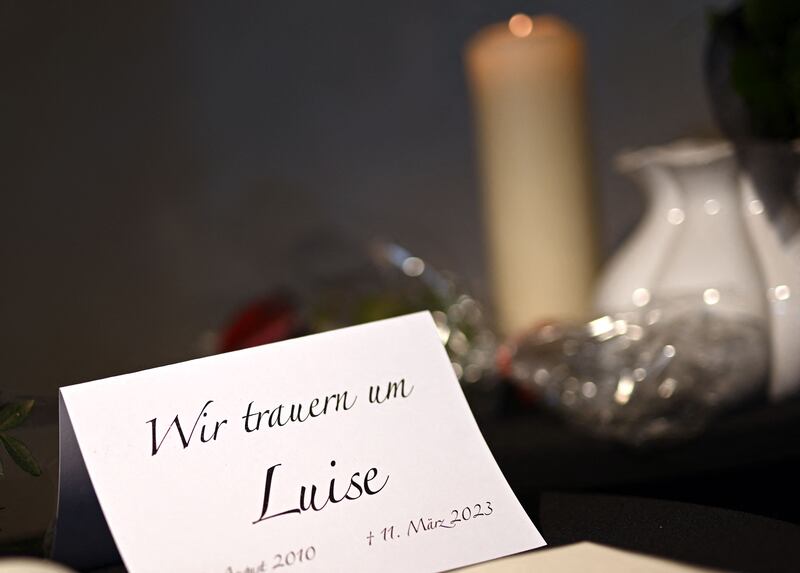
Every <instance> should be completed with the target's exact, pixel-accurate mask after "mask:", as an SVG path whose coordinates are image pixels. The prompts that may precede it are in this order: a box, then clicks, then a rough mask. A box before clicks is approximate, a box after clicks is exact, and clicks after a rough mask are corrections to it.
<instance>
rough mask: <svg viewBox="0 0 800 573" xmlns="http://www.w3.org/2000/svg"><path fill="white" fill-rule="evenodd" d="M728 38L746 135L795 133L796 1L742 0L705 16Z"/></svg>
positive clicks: (799, 45)
mask: <svg viewBox="0 0 800 573" xmlns="http://www.w3.org/2000/svg"><path fill="white" fill-rule="evenodd" d="M711 26H712V32H713V33H714V34H716V35H717V36H718V37H722V38H724V39H725V41H726V42H729V43H730V44H731V47H732V57H731V59H730V79H731V84H732V85H731V87H732V88H733V90H734V91H735V92H736V93H737V94H738V95H739V96H740V97H741V98H742V100H743V102H744V104H745V107H746V109H747V113H748V120H749V124H750V125H749V130H750V131H751V132H752V133H750V135H751V136H755V137H763V138H771V139H793V138H796V137H798V136H800V1H798V0H744V2H743V3H742V4H741V5H740V6H737V7H736V8H734V9H733V10H731V11H729V12H726V13H723V14H716V15H714V17H712V19H711Z"/></svg>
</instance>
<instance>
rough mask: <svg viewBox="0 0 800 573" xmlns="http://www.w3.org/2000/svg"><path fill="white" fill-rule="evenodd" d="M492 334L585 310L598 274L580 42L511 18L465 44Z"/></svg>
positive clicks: (561, 30)
mask: <svg viewBox="0 0 800 573" xmlns="http://www.w3.org/2000/svg"><path fill="white" fill-rule="evenodd" d="M466 63H467V72H468V75H469V79H470V83H471V88H472V92H473V99H474V106H475V112H476V121H477V128H478V140H479V152H480V159H481V163H482V165H481V167H482V175H483V198H484V210H485V225H486V227H487V239H488V255H489V259H490V260H489V262H490V271H491V276H492V288H493V294H494V303H495V309H496V311H497V314H498V322H499V324H498V326H499V327H500V330H501V331H502V332H504V333H505V334H511V333H514V332H517V331H520V330H523V329H525V328H528V327H531V326H532V325H533V324H535V323H536V322H538V321H540V320H543V319H548V318H576V317H581V316H583V315H584V313H585V312H586V311H587V310H588V307H589V300H590V295H591V292H590V290H591V287H592V280H593V277H594V271H595V268H596V239H595V232H594V224H593V217H592V205H591V195H590V182H589V162H588V145H587V129H586V113H585V101H584V54H583V42H582V39H581V37H580V35H579V34H578V33H577V32H576V31H575V30H574V29H572V28H571V27H570V26H569V25H567V24H566V23H565V22H563V21H561V20H559V19H558V18H555V17H553V16H537V17H535V18H530V17H528V16H526V15H524V14H517V15H516V16H514V17H512V18H511V19H510V20H509V21H508V22H507V23H502V24H496V25H493V26H489V27H487V28H485V29H484V30H482V31H480V32H479V33H478V34H477V35H476V36H475V38H473V39H472V41H471V42H470V43H469V45H468V46H467V51H466Z"/></svg>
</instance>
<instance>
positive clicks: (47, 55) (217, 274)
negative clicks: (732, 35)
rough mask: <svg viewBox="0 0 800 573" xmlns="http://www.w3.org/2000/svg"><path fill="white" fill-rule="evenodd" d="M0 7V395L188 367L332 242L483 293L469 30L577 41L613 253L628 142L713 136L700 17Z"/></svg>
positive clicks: (645, 10) (699, 9)
mask: <svg viewBox="0 0 800 573" xmlns="http://www.w3.org/2000/svg"><path fill="white" fill-rule="evenodd" d="M727 4H728V3H727V2H721V3H720V2H717V3H698V2H695V1H693V0H679V1H678V0H669V1H660V2H647V3H642V2H639V1H635V0H628V1H614V2H610V1H609V2H580V1H569V0H561V1H559V2H515V1H507V0H491V1H488V0H480V1H478V0H459V1H454V0H452V1H437V2H419V1H411V2H409V1H406V2H391V3H389V2H385V3H383V2H382V3H377V4H376V3H368V2H363V3H357V2H352V1H350V0H344V1H342V0H340V1H339V2H319V1H317V2H309V1H306V2H292V3H290V2H225V3H219V2H147V3H140V2H124V3H122V2H38V1H23V0H19V1H13V0H0V158H1V161H0V192H1V193H2V208H0V248H2V266H1V267H0V268H2V275H0V276H2V282H1V283H0V284H2V298H0V316H1V317H2V329H0V348H2V356H3V374H2V381H1V382H0V388H1V389H2V390H4V391H8V392H10V393H11V394H12V395H13V394H50V393H51V392H52V391H53V390H54V389H55V388H56V387H58V386H60V385H65V384H72V383H76V382H80V381H85V380H89V379H92V378H97V377H103V376H109V375H113V374H117V373H122V372H126V371H131V370H136V369H142V368H147V367H151V366H155V365H159V364H164V363H168V362H174V361H179V360H183V359H186V358H190V357H192V356H196V355H197V354H199V353H200V352H201V346H202V340H203V337H204V333H207V332H210V331H213V330H215V329H217V328H219V327H220V326H221V325H222V324H224V322H225V321H226V319H227V318H228V317H229V316H230V315H231V313H232V312H233V311H234V310H235V309H236V308H238V307H239V306H240V305H241V304H243V303H245V302H247V301H248V300H249V299H252V297H253V296H256V295H258V294H260V293H262V292H264V291H267V290H269V289H271V288H273V287H276V286H280V285H283V284H291V283H292V282H293V281H295V280H296V279H297V268H298V265H302V264H303V262H304V261H303V260H302V259H303V257H305V256H306V254H307V253H308V252H309V249H311V250H313V249H314V248H315V245H319V244H324V243H326V242H327V241H329V238H330V237H344V238H346V239H348V240H355V241H361V240H366V239H368V238H371V237H374V236H379V237H382V238H388V239H393V240H396V241H398V242H400V243H401V244H403V245H405V246H407V247H409V248H410V249H412V250H413V251H415V252H417V253H420V254H421V255H423V256H425V257H426V258H427V259H429V260H431V261H432V262H434V263H435V264H437V265H438V266H440V267H444V268H449V269H452V270H453V271H456V272H457V273H459V274H460V275H462V276H463V277H466V279H468V280H469V281H470V283H471V284H472V285H473V287H474V288H475V289H477V291H478V292H484V290H485V284H484V277H485V271H484V256H483V251H482V249H483V241H482V233H481V219H480V213H479V198H478V184H477V177H476V167H475V161H474V149H473V127H472V121H471V114H470V106H469V98H468V93H467V88H466V83H465V77H464V72H463V62H462V49H463V46H464V44H465V42H466V41H467V39H468V38H469V37H470V36H471V35H472V34H473V33H475V32H476V31H477V30H478V29H480V28H481V27H483V26H485V25H487V24H489V23H491V22H495V21H502V20H505V19H507V18H508V17H509V16H510V15H511V14H513V13H515V12H519V11H524V12H528V13H547V12H549V13H555V14H558V15H560V16H562V17H563V18H564V19H566V20H567V21H569V22H571V23H572V24H573V25H575V26H576V27H577V28H578V29H579V30H581V31H582V32H583V34H584V35H585V38H586V42H587V57H588V60H589V85H588V99H589V105H590V115H591V136H592V140H591V141H592V146H593V162H594V169H595V182H596V190H597V196H598V199H597V205H598V209H599V216H600V218H601V221H602V223H601V228H602V249H603V252H604V253H605V254H606V255H607V254H608V253H609V252H610V251H611V250H612V249H613V248H614V246H616V245H617V244H619V242H620V241H621V240H622V238H623V237H624V236H625V233H626V232H627V231H628V230H629V229H630V227H631V225H632V224H633V222H634V221H635V219H636V217H637V215H638V213H639V211H640V208H641V205H640V204H639V202H638V199H637V195H636V194H635V193H634V191H633V190H632V188H631V187H630V184H629V183H628V182H626V181H625V180H623V179H622V178H621V177H620V176H618V175H616V174H614V172H613V170H612V166H611V162H612V157H613V155H614V154H615V153H616V152H618V151H619V150H620V149H621V148H623V147H636V146H640V145H647V144H655V143H663V142H665V141H668V140H670V139H673V138H675V137H679V136H684V135H687V134H705V133H710V132H712V131H713V122H712V119H711V114H710V111H709V107H708V104H707V101H706V99H705V94H704V87H703V78H702V47H703V43H704V38H705V30H706V21H705V20H706V11H707V9H708V8H709V6H725V5H727Z"/></svg>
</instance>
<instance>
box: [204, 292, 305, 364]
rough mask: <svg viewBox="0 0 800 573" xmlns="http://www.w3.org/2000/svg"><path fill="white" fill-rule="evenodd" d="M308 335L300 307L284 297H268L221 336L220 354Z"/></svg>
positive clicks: (240, 316)
mask: <svg viewBox="0 0 800 573" xmlns="http://www.w3.org/2000/svg"><path fill="white" fill-rule="evenodd" d="M304 333H305V329H304V326H303V322H302V320H301V318H300V313H299V311H298V308H297V306H296V305H295V304H294V302H292V300H291V299H290V298H289V297H288V296H286V295H283V294H275V295H270V296H267V297H266V298H263V299H261V300H259V301H257V302H255V303H252V304H250V305H248V306H247V307H245V308H244V309H243V310H242V311H241V312H239V314H237V315H236V317H235V318H234V319H233V321H231V323H230V325H229V326H228V327H227V328H225V330H224V331H223V332H222V336H220V342H219V350H220V352H230V351H231V350H241V349H242V348H250V347H251V346H260V345H262V344H268V343H270V342H278V341H280V340H286V339H288V338H294V337H296V336H300V335H302V334H304Z"/></svg>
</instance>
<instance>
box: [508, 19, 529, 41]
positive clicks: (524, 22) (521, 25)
mask: <svg viewBox="0 0 800 573" xmlns="http://www.w3.org/2000/svg"><path fill="white" fill-rule="evenodd" d="M508 29H509V30H510V31H511V33H512V34H514V35H515V36H516V37H517V38H525V37H526V36H530V33H531V31H533V20H531V17H530V16H528V15H527V14H514V15H513V16H511V19H510V20H509V21H508Z"/></svg>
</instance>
